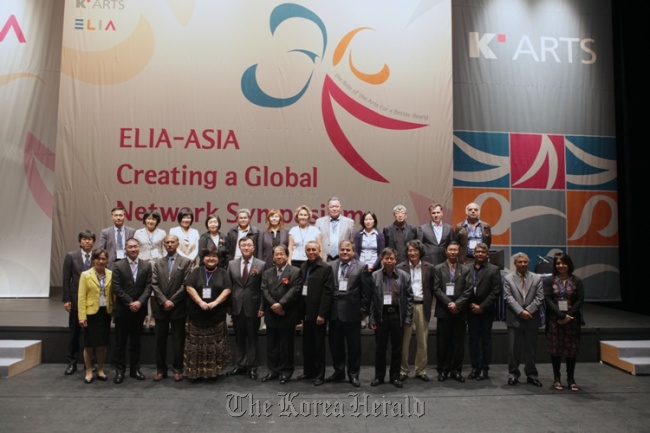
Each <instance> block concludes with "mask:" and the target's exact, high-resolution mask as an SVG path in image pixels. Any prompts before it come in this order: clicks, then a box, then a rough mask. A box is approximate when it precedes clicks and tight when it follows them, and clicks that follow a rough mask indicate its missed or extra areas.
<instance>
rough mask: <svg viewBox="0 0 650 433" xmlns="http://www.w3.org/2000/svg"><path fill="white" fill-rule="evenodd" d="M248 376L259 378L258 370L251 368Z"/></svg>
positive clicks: (253, 378) (254, 378)
mask: <svg viewBox="0 0 650 433" xmlns="http://www.w3.org/2000/svg"><path fill="white" fill-rule="evenodd" d="M248 377H249V378H250V379H252V380H257V371H255V370H251V371H249V372H248Z"/></svg>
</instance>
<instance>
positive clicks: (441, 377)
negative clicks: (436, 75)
mask: <svg viewBox="0 0 650 433" xmlns="http://www.w3.org/2000/svg"><path fill="white" fill-rule="evenodd" d="M445 380H447V375H446V374H443V373H440V374H438V382H444V381H445Z"/></svg>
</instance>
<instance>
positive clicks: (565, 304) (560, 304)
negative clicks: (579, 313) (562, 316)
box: [557, 299, 569, 311]
mask: <svg viewBox="0 0 650 433" xmlns="http://www.w3.org/2000/svg"><path fill="white" fill-rule="evenodd" d="M557 306H558V307H560V311H569V301H567V300H566V299H563V300H560V301H557Z"/></svg>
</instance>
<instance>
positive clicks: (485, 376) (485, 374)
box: [476, 370, 490, 380]
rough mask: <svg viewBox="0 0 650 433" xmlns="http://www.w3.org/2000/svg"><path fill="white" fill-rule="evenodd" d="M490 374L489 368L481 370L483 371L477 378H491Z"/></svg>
mask: <svg viewBox="0 0 650 433" xmlns="http://www.w3.org/2000/svg"><path fill="white" fill-rule="evenodd" d="M489 378H490V376H488V372H487V370H481V372H480V373H479V374H478V376H476V380H485V379H489Z"/></svg>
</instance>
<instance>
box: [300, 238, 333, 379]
mask: <svg viewBox="0 0 650 433" xmlns="http://www.w3.org/2000/svg"><path fill="white" fill-rule="evenodd" d="M305 255H306V256H307V261H306V262H305V263H303V264H302V266H301V267H300V274H301V276H302V284H303V286H302V312H303V313H304V314H302V315H301V318H302V319H303V328H302V353H303V360H304V362H303V364H304V371H303V374H301V375H300V376H298V380H305V379H314V385H316V386H319V385H322V384H323V383H325V350H326V349H325V334H326V331H327V319H328V318H329V314H330V310H331V308H332V294H333V293H334V274H333V272H332V267H331V266H330V265H328V264H327V263H326V262H324V261H323V259H322V258H321V248H320V244H319V243H318V242H316V241H310V242H307V244H305Z"/></svg>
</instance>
